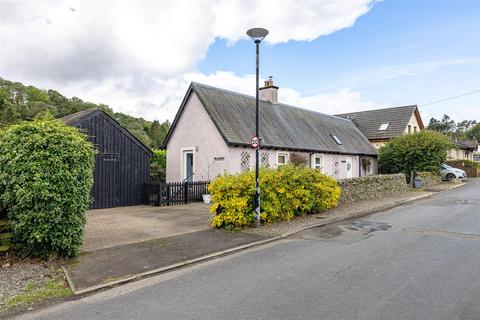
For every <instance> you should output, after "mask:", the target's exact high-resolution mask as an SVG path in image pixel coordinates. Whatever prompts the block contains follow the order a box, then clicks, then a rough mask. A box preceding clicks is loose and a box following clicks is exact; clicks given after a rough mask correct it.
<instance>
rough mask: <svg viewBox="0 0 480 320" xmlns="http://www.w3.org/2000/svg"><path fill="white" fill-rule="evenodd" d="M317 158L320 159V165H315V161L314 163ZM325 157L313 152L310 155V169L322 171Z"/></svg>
mask: <svg viewBox="0 0 480 320" xmlns="http://www.w3.org/2000/svg"><path fill="white" fill-rule="evenodd" d="M317 159H321V160H320V167H317V163H316V160H317ZM324 161H325V157H324V156H323V154H318V153H315V154H313V156H312V169H317V170H320V172H321V173H324V168H325V162H324Z"/></svg>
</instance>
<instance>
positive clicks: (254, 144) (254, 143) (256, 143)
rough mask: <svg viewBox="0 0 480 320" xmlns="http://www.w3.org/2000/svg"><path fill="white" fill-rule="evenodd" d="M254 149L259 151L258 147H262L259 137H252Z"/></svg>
mask: <svg viewBox="0 0 480 320" xmlns="http://www.w3.org/2000/svg"><path fill="white" fill-rule="evenodd" d="M251 145H252V148H253V149H257V148H258V146H259V145H260V140H259V139H258V137H257V136H253V137H252V142H251Z"/></svg>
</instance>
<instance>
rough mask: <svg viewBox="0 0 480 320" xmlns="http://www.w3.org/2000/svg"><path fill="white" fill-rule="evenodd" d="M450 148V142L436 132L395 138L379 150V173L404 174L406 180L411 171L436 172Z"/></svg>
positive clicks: (408, 178)
mask: <svg viewBox="0 0 480 320" xmlns="http://www.w3.org/2000/svg"><path fill="white" fill-rule="evenodd" d="M451 147H452V143H451V141H450V140H449V139H448V138H447V137H446V136H444V135H442V134H441V133H438V132H436V131H430V130H424V131H420V132H418V133H415V134H406V135H402V136H399V137H395V138H393V139H391V140H390V141H389V142H388V143H387V144H386V145H384V146H383V147H381V148H380V151H379V159H380V167H381V171H382V173H404V174H405V176H406V177H407V180H410V173H411V172H412V171H413V170H417V171H429V172H438V171H439V170H440V166H441V165H442V163H443V162H444V161H445V160H446V158H447V151H448V150H449V149H450V148H451Z"/></svg>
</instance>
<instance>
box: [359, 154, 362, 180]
mask: <svg viewBox="0 0 480 320" xmlns="http://www.w3.org/2000/svg"><path fill="white" fill-rule="evenodd" d="M362 158H363V157H362V156H358V177H359V178H361V177H362Z"/></svg>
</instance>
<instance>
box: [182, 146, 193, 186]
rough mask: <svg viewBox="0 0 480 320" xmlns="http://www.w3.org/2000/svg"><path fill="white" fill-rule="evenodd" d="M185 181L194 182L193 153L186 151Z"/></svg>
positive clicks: (184, 159)
mask: <svg viewBox="0 0 480 320" xmlns="http://www.w3.org/2000/svg"><path fill="white" fill-rule="evenodd" d="M183 168H184V174H183V180H185V181H189V182H192V181H193V174H194V172H193V151H185V152H184V153H183Z"/></svg>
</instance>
